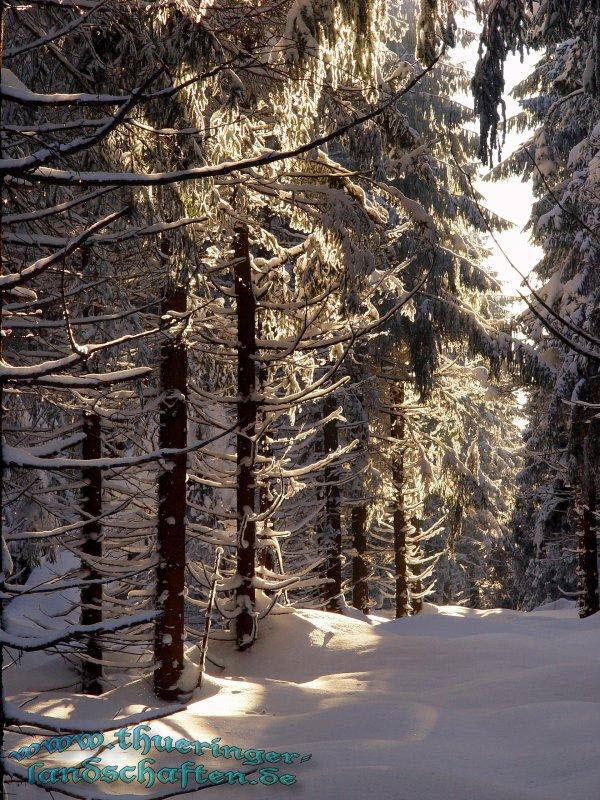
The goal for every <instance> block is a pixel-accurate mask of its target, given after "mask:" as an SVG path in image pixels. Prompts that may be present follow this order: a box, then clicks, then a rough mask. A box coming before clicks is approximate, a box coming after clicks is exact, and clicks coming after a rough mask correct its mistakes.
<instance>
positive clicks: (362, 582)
mask: <svg viewBox="0 0 600 800" xmlns="http://www.w3.org/2000/svg"><path fill="white" fill-rule="evenodd" d="M367 517H368V509H367V506H366V505H359V506H354V508H353V509H352V546H353V547H354V551H355V554H354V556H353V557H352V605H353V606H354V608H357V609H358V610H359V611H362V612H363V613H364V614H366V613H367V612H368V610H369V587H368V584H367V578H368V576H369V568H368V566H367V559H366V556H367Z"/></svg>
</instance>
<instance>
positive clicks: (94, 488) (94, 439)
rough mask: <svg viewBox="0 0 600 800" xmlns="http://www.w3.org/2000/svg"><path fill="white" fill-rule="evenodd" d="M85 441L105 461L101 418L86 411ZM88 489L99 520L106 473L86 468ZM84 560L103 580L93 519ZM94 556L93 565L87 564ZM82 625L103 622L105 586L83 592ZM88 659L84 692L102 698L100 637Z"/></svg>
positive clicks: (90, 574) (89, 455) (98, 529)
mask: <svg viewBox="0 0 600 800" xmlns="http://www.w3.org/2000/svg"><path fill="white" fill-rule="evenodd" d="M83 432H84V434H85V439H84V440H83V445H82V457H83V458H84V459H93V458H102V429H101V423H100V416H99V415H98V414H97V413H96V412H94V411H86V412H85V414H84V417H83ZM82 477H83V481H84V484H85V485H84V487H83V489H82V490H81V510H82V512H83V515H84V518H86V519H87V518H96V517H99V516H100V515H101V513H102V470H101V469H100V468H99V467H85V468H84V469H83V470H82ZM81 530H82V535H83V542H82V545H81V551H82V553H83V554H84V558H83V559H82V560H83V562H84V564H85V566H86V567H87V578H88V579H89V580H100V578H101V574H100V572H99V571H98V570H97V569H96V568H95V566H94V562H95V561H96V560H97V559H100V558H102V524H101V522H100V520H98V519H92V521H91V522H87V523H86V524H85V525H83V526H82V529H81ZM85 556H90V557H91V558H90V561H89V562H86V561H85ZM80 618H81V624H82V625H94V624H96V623H99V622H102V584H101V583H93V584H91V585H89V586H83V587H82V589H81V615H80ZM85 656H87V659H89V660H87V659H86V658H84V660H83V662H82V670H81V690H82V692H83V693H84V694H91V695H99V694H102V664H101V663H98V662H100V661H101V660H102V642H101V638H100V636H99V635H98V634H95V635H92V636H88V638H87V640H86V645H85Z"/></svg>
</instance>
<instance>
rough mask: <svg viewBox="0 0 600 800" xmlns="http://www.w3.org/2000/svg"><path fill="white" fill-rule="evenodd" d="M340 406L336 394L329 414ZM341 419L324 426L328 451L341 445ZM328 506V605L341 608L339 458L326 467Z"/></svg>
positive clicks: (325, 541)
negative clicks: (339, 425)
mask: <svg viewBox="0 0 600 800" xmlns="http://www.w3.org/2000/svg"><path fill="white" fill-rule="evenodd" d="M336 408H337V402H336V400H335V397H332V396H329V397H327V398H326V399H325V405H324V409H323V412H324V415H325V416H326V417H327V416H329V415H330V414H333V412H334V411H335V410H336ZM338 444H339V442H338V424H337V419H332V420H329V422H326V423H325V425H324V427H323V450H324V452H325V455H328V454H330V453H334V452H335V451H336V450H337V449H338ZM324 479H325V508H324V522H323V527H322V537H323V538H322V541H323V549H324V551H325V577H326V578H327V579H328V580H329V583H326V584H325V608H326V609H327V611H340V610H341V609H340V604H339V600H340V595H341V593H342V517H341V509H340V487H339V482H338V481H339V478H338V468H337V464H336V463H335V462H333V463H330V464H329V465H328V466H327V467H325V469H324Z"/></svg>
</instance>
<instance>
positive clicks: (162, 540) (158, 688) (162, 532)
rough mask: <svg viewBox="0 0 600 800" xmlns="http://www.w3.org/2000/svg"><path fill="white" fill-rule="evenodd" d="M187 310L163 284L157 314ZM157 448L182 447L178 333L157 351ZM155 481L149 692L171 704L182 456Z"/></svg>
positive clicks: (178, 627) (179, 600)
mask: <svg viewBox="0 0 600 800" xmlns="http://www.w3.org/2000/svg"><path fill="white" fill-rule="evenodd" d="M186 309H187V297H186V290H185V288H184V287H182V286H175V285H171V284H170V285H169V286H168V287H167V289H166V294H165V297H164V300H163V303H162V309H161V310H162V313H163V315H164V314H167V313H168V312H169V311H175V312H179V313H183V312H185V311H186ZM160 384H161V393H162V400H161V406H160V430H159V446H160V447H161V448H176V449H180V448H185V447H186V446H187V404H186V398H187V351H186V345H185V341H184V338H183V335H182V334H181V333H178V334H176V335H169V336H168V338H167V339H166V340H165V342H164V343H163V345H162V347H161V362H160ZM165 462H166V468H165V469H162V470H161V472H160V474H159V477H158V525H157V548H158V559H159V560H158V565H157V567H156V608H157V609H158V610H159V611H161V612H162V615H161V616H160V617H159V618H158V619H157V621H156V625H155V629H154V658H155V662H156V669H155V672H154V691H155V692H156V694H157V695H158V697H160V698H161V699H162V700H175V699H177V697H178V696H179V694H180V692H179V690H178V688H177V682H178V680H179V678H180V676H181V673H182V670H183V642H184V636H185V630H184V619H183V611H184V587H185V582H184V581H185V523H186V519H185V517H186V506H187V496H186V471H187V454H186V453H182V454H180V455H175V456H169V457H168V458H165Z"/></svg>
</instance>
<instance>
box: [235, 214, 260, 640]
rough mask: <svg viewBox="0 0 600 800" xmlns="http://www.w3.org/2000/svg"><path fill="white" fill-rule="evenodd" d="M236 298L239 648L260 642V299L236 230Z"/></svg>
mask: <svg viewBox="0 0 600 800" xmlns="http://www.w3.org/2000/svg"><path fill="white" fill-rule="evenodd" d="M234 258H235V267H234V270H235V297H236V306H237V333H238V348H237V390H238V391H237V394H238V411H237V413H238V433H237V489H236V503H237V519H238V531H237V571H238V575H239V577H240V579H241V585H240V586H239V587H238V589H237V592H236V599H237V607H238V608H239V609H241V611H240V613H239V614H238V616H237V617H236V620H235V638H236V643H237V646H238V648H239V649H240V650H245V649H246V648H247V647H250V645H252V643H253V642H254V640H255V638H256V617H255V616H254V603H255V599H256V591H255V588H254V586H253V579H254V576H255V572H256V521H255V519H254V517H255V515H256V500H255V497H256V442H255V438H254V437H255V433H256V421H257V413H258V404H257V402H256V397H255V392H256V359H255V356H256V300H255V298H254V289H253V286H252V264H251V262H250V242H249V238H248V229H247V228H245V227H243V228H238V229H237V230H236V236H235V242H234Z"/></svg>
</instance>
